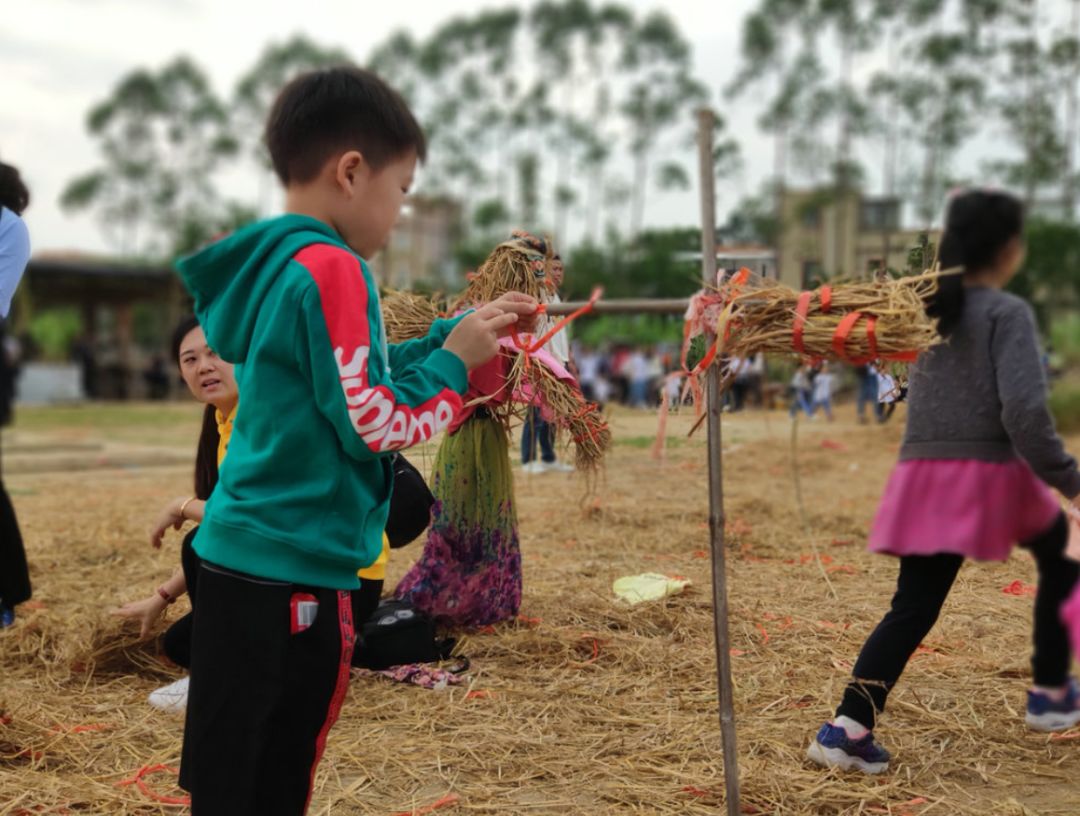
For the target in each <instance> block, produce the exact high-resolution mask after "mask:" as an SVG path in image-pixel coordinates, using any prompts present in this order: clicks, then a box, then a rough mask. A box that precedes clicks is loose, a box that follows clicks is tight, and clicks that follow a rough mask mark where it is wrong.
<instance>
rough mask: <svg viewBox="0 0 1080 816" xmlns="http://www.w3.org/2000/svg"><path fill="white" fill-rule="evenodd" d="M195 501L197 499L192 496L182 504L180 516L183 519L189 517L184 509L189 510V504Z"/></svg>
mask: <svg viewBox="0 0 1080 816" xmlns="http://www.w3.org/2000/svg"><path fill="white" fill-rule="evenodd" d="M193 501H195V497H194V496H192V497H191V498H190V499H188V500H187V501H185V502H184V503H183V504H181V505H180V518H182V519H186V518H187V516H185V515H184V511H185V510H187V506H188V505H189V504H191V503H192V502H193Z"/></svg>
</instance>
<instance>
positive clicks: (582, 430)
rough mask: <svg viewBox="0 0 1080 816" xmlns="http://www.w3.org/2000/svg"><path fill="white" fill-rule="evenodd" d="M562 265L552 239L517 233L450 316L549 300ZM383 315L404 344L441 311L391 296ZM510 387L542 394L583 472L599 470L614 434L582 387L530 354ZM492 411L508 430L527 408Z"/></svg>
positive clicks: (390, 334)
mask: <svg viewBox="0 0 1080 816" xmlns="http://www.w3.org/2000/svg"><path fill="white" fill-rule="evenodd" d="M561 264H562V261H561V260H560V259H559V256H558V255H556V254H555V251H554V247H553V245H552V243H551V240H550V239H548V240H545V241H541V240H540V239H538V238H535V237H533V236H531V235H528V234H527V233H523V232H515V233H514V237H513V238H511V240H509V241H506V242H504V243H502V244H500V245H499V246H497V247H496V248H495V249H494V250H493V251H492V253H491V254H490V255H489V256H488V257H487V259H485V261H484V263H483V264H481V265H480V268H479V269H477V271H476V272H475V273H472V274H471V275H469V285H468V286H467V287H466V289H465V291H464V292H463V293H462V294H461V295H460V296H459V297H458V298H457V299H456V300H455V301H454V305H453V306H452V307H451V311H452V312H456V311H459V310H462V309H468V308H473V307H476V306H478V305H482V304H484V303H490V302H491V301H493V300H495V299H496V298H498V297H500V296H501V295H504V294H506V293H507V292H524V293H525V294H528V295H532V296H533V297H535V298H536V299H537V300H540V301H544V300H546V299H547V297H548V296H549V294H550V292H551V291H553V288H552V287H553V283H552V277H551V276H552V272H553V271H554V270H555V269H556V268H557V267H558V266H560V265H561ZM382 314H383V323H384V324H385V326H386V334H387V338H388V339H389V340H390V342H392V343H401V342H404V341H406V340H411V339H413V338H416V337H423V336H424V335H425V334H427V332H428V329H429V328H430V327H431V324H432V323H433V322H434V321H435V319H436V318H437V317H438V316H439V314H440V309H439V305H438V303H437V302H436V301H433V300H431V299H429V298H426V297H424V296H423V295H416V294H413V293H411V292H400V291H390V292H388V293H386V294H385V295H384V296H383V298H382ZM504 353H512V352H504ZM506 388H507V389H508V391H509V393H513V394H532V393H535V394H538V395H539V396H540V397H541V398H542V400H543V402H544V404H545V405H547V406H548V407H549V408H550V409H551V412H552V413H553V414H554V420H553V423H552V424H554V426H555V428H556V429H557V430H558V431H565V432H567V433H568V434H569V436H570V439H571V441H572V442H573V444H574V448H575V460H576V463H577V467H578V469H579V470H584V471H595V470H596V468H597V467H598V466H599V464H600V462H601V460H602V459H603V456H604V452H605V451H606V450H607V449H608V448H609V447H610V445H611V431H610V430H609V428H608V426H607V422H606V420H605V419H604V416H603V414H602V413H601V412H600V410H599V409H598V408H597V406H595V405H592V404H590V403H587V402H586V401H585V399H584V398H583V397H582V395H581V391H580V389H579V388H577V387H576V386H575V385H573V384H571V383H568V382H566V381H564V380H560V379H559V378H558V377H556V376H555V375H554V374H553V373H552V372H551V371H550V370H549V369H548V368H547V367H546V366H544V365H542V364H540V363H538V362H536V361H535V360H531V359H529V358H528V355H527V354H525V353H521V354H515V355H514V361H513V363H512V365H511V366H510V373H509V376H508V378H507V385H506ZM489 410H490V411H491V413H492V414H493V415H494V416H495V417H496V418H497V419H499V420H500V421H501V422H503V424H504V425H505V426H506V427H507V429H508V430H509V428H510V425H511V424H512V423H513V422H515V421H517V420H522V419H523V418H524V415H525V412H526V411H527V406H525V405H522V404H521V403H515V402H513V401H507V402H505V403H503V404H501V405H491V406H489Z"/></svg>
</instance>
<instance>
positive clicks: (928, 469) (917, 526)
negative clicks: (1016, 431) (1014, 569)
mask: <svg viewBox="0 0 1080 816" xmlns="http://www.w3.org/2000/svg"><path fill="white" fill-rule="evenodd" d="M1060 512H1061V506H1060V505H1059V504H1058V501H1057V499H1055V498H1054V494H1053V493H1051V492H1050V488H1048V487H1047V486H1046V485H1045V484H1043V482H1041V481H1040V480H1039V478H1038V477H1037V476H1036V475H1035V474H1034V473H1033V472H1032V470H1031V468H1030V467H1028V465H1027V463H1026V462H1024V461H1023V460H1021V459H1014V460H1012V461H1009V462H982V461H978V460H974V459H955V460H951V459H914V460H910V461H906V462H900V463H899V464H898V465H897V466H896V468H895V469H894V470H893V472H892V476H890V477H889V485H888V487H886V488H885V496H884V498H882V500H881V506H880V507H879V508H878V512H877V517H876V518H875V519H874V526H873V528H872V530H871V531H870V550H871V551H873V552H880V553H888V554H890V555H937V554H939V553H952V554H954V555H963V556H965V557H967V558H974V559H975V560H977V561H1004V560H1006V559H1007V558H1008V557H1009V553H1010V552H1012V548H1013V546H1014V545H1016V544H1023V543H1025V542H1027V541H1031V540H1032V539H1034V538H1036V537H1038V536H1039V535H1041V534H1042V533H1045V532H1046V531H1047V530H1049V529H1050V527H1051V525H1052V524H1053V523H1054V519H1055V518H1056V517H1057V514H1058V513H1060Z"/></svg>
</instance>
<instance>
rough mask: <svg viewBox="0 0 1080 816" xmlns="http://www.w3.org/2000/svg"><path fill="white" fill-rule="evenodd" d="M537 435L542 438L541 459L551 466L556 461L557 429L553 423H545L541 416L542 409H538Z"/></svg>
mask: <svg viewBox="0 0 1080 816" xmlns="http://www.w3.org/2000/svg"><path fill="white" fill-rule="evenodd" d="M536 414H537V416H536V435H537V436H538V437H540V459H541V461H543V462H547V463H548V464H551V463H552V462H554V461H555V445H554V442H555V429H554V428H553V427H552V426H551V423H549V422H545V421H544V419H543V418H542V417H541V416H540V409H539V408H538V409H536Z"/></svg>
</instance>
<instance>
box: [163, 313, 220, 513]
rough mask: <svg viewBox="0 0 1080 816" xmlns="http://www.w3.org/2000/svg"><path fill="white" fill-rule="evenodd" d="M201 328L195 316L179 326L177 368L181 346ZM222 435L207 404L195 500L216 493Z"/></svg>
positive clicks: (174, 350) (175, 336)
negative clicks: (189, 334) (218, 457)
mask: <svg viewBox="0 0 1080 816" xmlns="http://www.w3.org/2000/svg"><path fill="white" fill-rule="evenodd" d="M197 328H199V320H198V318H196V317H195V316H194V315H192V316H190V317H185V318H184V319H183V320H181V321H180V323H179V324H178V325H177V327H176V330H175V331H173V336H172V358H173V362H175V363H176V365H177V368H179V367H180V345H181V343H183V342H184V338H185V337H187V336H188V333H189V332H191V331H192V330H194V329H197ZM220 441H221V435H220V434H219V433H218V424H217V409H216V408H215V407H214V406H213V405H210V404H207V405H206V407H205V408H204V409H203V421H202V430H201V431H200V433H199V447H198V449H197V450H196V453H195V498H197V499H202V500H203V501H206V500H207V499H209V498H210V494H211V493H212V492H213V491H214V486H215V485H216V484H217V480H218V464H217V453H218V443H219V442H220Z"/></svg>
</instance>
